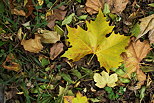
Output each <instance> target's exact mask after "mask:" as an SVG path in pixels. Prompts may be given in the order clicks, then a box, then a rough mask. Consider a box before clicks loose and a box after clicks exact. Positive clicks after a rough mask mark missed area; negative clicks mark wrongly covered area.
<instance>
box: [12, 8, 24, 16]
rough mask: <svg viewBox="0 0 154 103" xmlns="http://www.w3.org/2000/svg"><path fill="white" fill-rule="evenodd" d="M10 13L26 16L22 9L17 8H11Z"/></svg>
mask: <svg viewBox="0 0 154 103" xmlns="http://www.w3.org/2000/svg"><path fill="white" fill-rule="evenodd" d="M11 14H15V15H20V16H26V13H25V12H24V11H23V10H18V9H15V8H14V9H11Z"/></svg>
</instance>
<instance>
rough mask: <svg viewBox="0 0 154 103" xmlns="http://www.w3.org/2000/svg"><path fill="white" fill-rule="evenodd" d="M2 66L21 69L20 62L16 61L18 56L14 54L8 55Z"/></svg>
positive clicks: (9, 68) (16, 69) (15, 69)
mask: <svg viewBox="0 0 154 103" xmlns="http://www.w3.org/2000/svg"><path fill="white" fill-rule="evenodd" d="M2 66H3V68H5V69H8V70H13V71H16V72H18V71H19V70H20V69H21V67H20V64H19V63H17V62H16V58H15V57H14V55H13V54H9V55H7V57H6V60H5V61H4V62H3V64H2Z"/></svg>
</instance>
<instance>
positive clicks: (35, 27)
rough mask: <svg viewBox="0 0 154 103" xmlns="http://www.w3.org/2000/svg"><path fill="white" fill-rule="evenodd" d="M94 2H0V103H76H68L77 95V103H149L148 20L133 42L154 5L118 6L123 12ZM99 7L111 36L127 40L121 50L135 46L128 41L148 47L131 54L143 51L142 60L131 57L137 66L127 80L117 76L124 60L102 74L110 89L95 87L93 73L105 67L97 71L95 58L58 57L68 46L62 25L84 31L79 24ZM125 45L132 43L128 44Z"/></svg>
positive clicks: (152, 77)
mask: <svg viewBox="0 0 154 103" xmlns="http://www.w3.org/2000/svg"><path fill="white" fill-rule="evenodd" d="M100 1H101V0H100ZM100 1H99V0H98V1H97V0H94V1H92V0H89V3H90V4H88V0H72V1H71V0H24V1H23V0H1V1H0V5H1V7H0V103H3V102H4V103H63V102H64V103H79V102H75V99H71V98H77V97H76V95H78V94H79V93H80V94H82V96H81V97H80V98H79V99H81V100H83V101H84V100H85V102H83V101H82V102H81V103H88V102H89V103H119V102H120V103H121V102H122V103H154V94H153V92H154V82H153V81H154V33H153V34H152V33H151V32H152V31H153V29H154V25H153V24H152V23H153V21H152V20H153V19H154V16H153V18H152V19H150V20H149V19H148V20H149V22H148V20H147V22H148V26H147V25H146V24H145V25H144V26H145V30H144V31H146V30H147V32H146V33H145V34H143V35H142V36H141V37H140V38H138V35H140V34H141V33H140V32H141V31H142V28H141V27H142V26H141V23H142V21H141V19H143V18H145V17H148V16H150V15H154V9H153V8H154V1H152V0H151V1H150V0H125V1H126V3H125V4H126V5H124V4H123V5H121V6H124V7H122V8H121V9H120V10H119V11H118V9H119V8H120V7H116V6H119V5H118V4H116V3H114V4H112V3H111V1H112V0H111V1H108V0H106V1H108V6H106V7H104V5H106V4H103V2H100ZM102 1H105V0H102ZM113 1H114V0H113ZM98 2H100V3H101V5H100V4H99V3H98ZM117 2H122V0H117ZM91 5H92V7H91ZM102 5H103V6H102ZM93 6H96V7H93ZM99 7H100V8H101V9H100V10H101V12H103V14H104V15H105V17H106V20H107V21H108V22H109V26H115V27H114V28H113V31H114V32H115V33H119V34H120V35H124V36H127V37H129V38H131V39H130V40H129V41H130V42H129V43H128V45H127V46H126V47H125V49H126V50H127V51H129V49H128V48H129V45H136V46H133V47H134V48H138V47H140V46H141V45H139V44H137V43H136V41H133V39H132V38H135V39H136V38H138V41H139V42H141V43H144V42H145V41H146V42H147V43H148V44H145V45H146V48H144V47H145V45H144V46H143V49H141V50H139V51H138V52H136V53H138V54H139V53H140V54H142V53H141V51H144V52H146V51H147V52H146V53H145V54H144V55H145V56H143V58H139V57H140V56H139V57H137V58H138V59H137V64H134V62H135V61H133V62H129V63H130V64H134V65H135V66H137V67H135V66H134V68H137V69H135V70H134V72H132V73H131V76H130V77H125V78H123V77H124V76H121V74H119V72H117V70H125V69H126V68H127V66H128V67H129V65H127V64H128V58H127V59H123V61H124V62H122V63H121V65H120V66H119V67H117V68H116V70H115V69H113V68H112V69H111V68H110V72H108V73H109V74H110V75H112V74H114V73H116V75H117V76H118V80H117V81H116V86H114V87H110V86H105V87H104V88H100V87H98V86H96V81H95V80H94V75H95V73H101V72H102V71H106V68H105V67H103V66H100V62H99V60H98V57H97V56H96V55H95V54H87V55H85V56H84V57H82V58H80V59H79V60H77V61H73V60H71V59H69V58H67V57H62V55H63V54H65V53H66V51H68V50H69V48H72V47H73V45H71V42H70V41H69V39H68V38H70V37H68V33H69V32H70V31H69V30H68V27H67V26H69V27H72V28H77V25H79V26H80V27H82V28H83V29H84V30H87V29H88V28H87V26H86V22H85V21H88V22H89V21H90V20H92V21H95V20H96V18H97V14H98V11H99V9H97V8H99ZM88 8H90V9H88ZM95 9H97V10H95ZM150 23H151V24H150ZM149 25H150V26H151V27H149ZM96 28H97V27H96ZM149 28H151V29H149ZM94 30H95V29H94ZM142 33H143V32H142ZM150 33H151V34H150ZM51 34H52V35H51ZM110 35H112V34H111V33H108V34H106V38H110ZM149 35H151V36H149ZM115 39H117V38H115ZM131 40H132V41H133V43H136V44H133V43H132V44H131V42H132V41H131ZM136 40H137V39H136ZM74 41H75V40H74ZM72 44H73V43H72ZM78 45H79V47H80V48H82V45H81V44H80V43H79V44H78ZM147 45H149V47H148V46H147ZM127 51H125V52H126V53H128V52H127ZM109 52H110V51H109ZM121 54H122V52H121ZM138 54H136V55H138ZM77 55H79V54H77ZM119 56H120V55H119ZM133 59H134V58H133ZM131 60H132V59H131ZM135 63H136V62H135ZM138 70H141V71H143V72H140V73H139V72H137V71H138ZM126 71H127V70H126ZM127 75H128V74H127ZM139 76H141V77H139ZM142 76H145V78H144V80H143V79H142ZM140 82H142V84H140ZM138 85H139V86H138ZM73 96H74V97H73ZM83 97H84V99H83ZM85 98H86V99H85ZM65 100H66V101H65ZM69 101H70V102H69Z"/></svg>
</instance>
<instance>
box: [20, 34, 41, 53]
mask: <svg viewBox="0 0 154 103" xmlns="http://www.w3.org/2000/svg"><path fill="white" fill-rule="evenodd" d="M40 39H41V37H40V36H38V35H35V39H29V40H22V41H21V45H23V47H24V49H25V50H27V51H29V52H33V53H38V52H39V51H41V50H42V49H43V46H42V44H41V41H40Z"/></svg>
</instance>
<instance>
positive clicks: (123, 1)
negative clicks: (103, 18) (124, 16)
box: [86, 0, 128, 15]
mask: <svg viewBox="0 0 154 103" xmlns="http://www.w3.org/2000/svg"><path fill="white" fill-rule="evenodd" d="M105 3H107V4H108V5H109V7H110V11H111V12H112V13H121V12H122V11H123V10H124V9H125V8H126V5H127V3H128V0H87V2H86V11H87V12H88V13H89V14H91V15H92V14H95V13H97V12H98V10H99V9H100V8H102V9H103V8H104V4H105Z"/></svg>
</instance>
